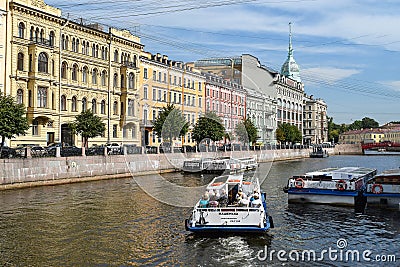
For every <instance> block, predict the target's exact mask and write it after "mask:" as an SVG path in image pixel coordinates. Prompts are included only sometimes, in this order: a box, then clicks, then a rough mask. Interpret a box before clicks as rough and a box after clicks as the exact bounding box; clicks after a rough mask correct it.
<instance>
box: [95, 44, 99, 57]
mask: <svg viewBox="0 0 400 267" xmlns="http://www.w3.org/2000/svg"><path fill="white" fill-rule="evenodd" d="M95 57H96V58H98V57H99V45H96V53H95Z"/></svg>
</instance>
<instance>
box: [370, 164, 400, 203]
mask: <svg viewBox="0 0 400 267" xmlns="http://www.w3.org/2000/svg"><path fill="white" fill-rule="evenodd" d="M364 196H365V197H366V198H367V203H368V205H380V206H387V207H399V206H400V169H394V170H387V171H384V172H382V173H380V174H378V175H375V176H374V178H372V179H371V180H369V181H368V183H367V188H366V191H365V192H364Z"/></svg>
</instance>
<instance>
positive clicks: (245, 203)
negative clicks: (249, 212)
mask: <svg viewBox="0 0 400 267" xmlns="http://www.w3.org/2000/svg"><path fill="white" fill-rule="evenodd" d="M242 196H245V194H242ZM249 204H250V201H249V200H248V199H247V198H242V197H239V198H238V206H239V207H248V206H249Z"/></svg>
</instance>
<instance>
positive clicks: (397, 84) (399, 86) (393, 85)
mask: <svg viewBox="0 0 400 267" xmlns="http://www.w3.org/2000/svg"><path fill="white" fill-rule="evenodd" d="M381 83H382V84H384V85H386V86H387V87H389V88H390V89H392V90H394V91H400V81H384V82H381Z"/></svg>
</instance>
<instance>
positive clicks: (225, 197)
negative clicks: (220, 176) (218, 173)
mask: <svg viewBox="0 0 400 267" xmlns="http://www.w3.org/2000/svg"><path fill="white" fill-rule="evenodd" d="M218 203H219V206H220V207H226V206H227V205H228V195H227V194H226V192H225V189H222V190H221V195H220V197H219V199H218Z"/></svg>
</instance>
